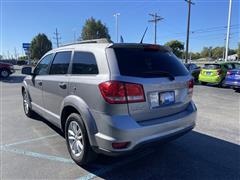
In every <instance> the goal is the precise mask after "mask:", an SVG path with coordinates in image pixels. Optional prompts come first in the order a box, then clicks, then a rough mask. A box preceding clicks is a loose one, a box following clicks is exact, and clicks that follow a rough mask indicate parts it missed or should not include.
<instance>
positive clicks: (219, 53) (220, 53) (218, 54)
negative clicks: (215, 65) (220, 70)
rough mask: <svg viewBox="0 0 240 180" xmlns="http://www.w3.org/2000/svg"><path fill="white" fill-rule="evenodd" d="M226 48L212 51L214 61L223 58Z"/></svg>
mask: <svg viewBox="0 0 240 180" xmlns="http://www.w3.org/2000/svg"><path fill="white" fill-rule="evenodd" d="M224 49H225V48H224V47H215V48H213V49H212V57H213V58H214V59H219V58H222V57H223V52H224Z"/></svg>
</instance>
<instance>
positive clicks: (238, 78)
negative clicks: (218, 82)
mask: <svg viewBox="0 0 240 180" xmlns="http://www.w3.org/2000/svg"><path fill="white" fill-rule="evenodd" d="M224 84H225V85H226V86H230V87H232V88H234V89H240V65H239V67H238V69H232V70H229V71H228V72H227V76H226V78H225V81H224Z"/></svg>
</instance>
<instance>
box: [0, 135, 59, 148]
mask: <svg viewBox="0 0 240 180" xmlns="http://www.w3.org/2000/svg"><path fill="white" fill-rule="evenodd" d="M55 136H58V134H52V135H48V136H43V137H39V138H34V139H27V140H23V141H18V142H15V143H11V144H5V145H2V146H5V147H9V146H15V145H19V144H25V143H30V142H34V141H39V140H43V139H47V138H51V137H55Z"/></svg>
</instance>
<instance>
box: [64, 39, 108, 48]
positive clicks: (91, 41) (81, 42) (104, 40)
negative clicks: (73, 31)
mask: <svg viewBox="0 0 240 180" xmlns="http://www.w3.org/2000/svg"><path fill="white" fill-rule="evenodd" d="M88 43H112V41H111V40H108V39H106V38H101V39H91V40H84V41H77V42H74V43H68V44H63V45H61V46H60V47H63V46H69V45H74V44H88Z"/></svg>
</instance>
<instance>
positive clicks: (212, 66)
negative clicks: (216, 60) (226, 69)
mask: <svg viewBox="0 0 240 180" xmlns="http://www.w3.org/2000/svg"><path fill="white" fill-rule="evenodd" d="M220 68H221V66H220V64H205V65H204V66H203V69H220Z"/></svg>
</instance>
